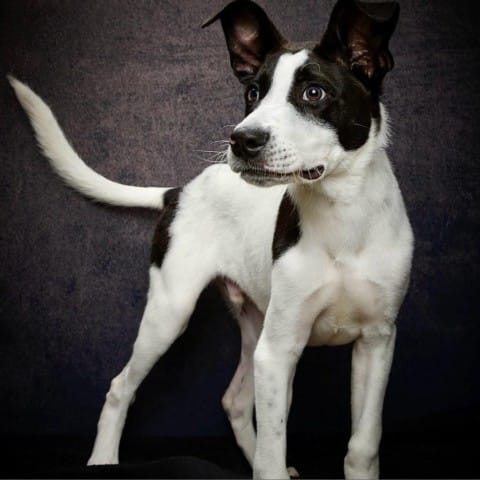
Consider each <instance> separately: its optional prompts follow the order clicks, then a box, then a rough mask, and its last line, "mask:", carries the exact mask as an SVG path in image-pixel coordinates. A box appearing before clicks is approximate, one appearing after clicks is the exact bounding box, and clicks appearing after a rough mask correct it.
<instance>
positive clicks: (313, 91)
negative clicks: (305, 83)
mask: <svg viewBox="0 0 480 480" xmlns="http://www.w3.org/2000/svg"><path fill="white" fill-rule="evenodd" d="M326 95H327V94H326V93H325V90H324V89H323V88H321V87H319V86H318V85H310V86H309V87H307V88H306V89H305V90H304V91H303V96H302V100H304V101H306V102H319V101H320V100H323V99H324V98H325V96H326Z"/></svg>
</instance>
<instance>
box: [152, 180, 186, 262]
mask: <svg viewBox="0 0 480 480" xmlns="http://www.w3.org/2000/svg"><path fill="white" fill-rule="evenodd" d="M181 192H182V189H181V188H180V187H179V188H172V189H171V190H167V192H166V193H165V196H164V197H163V204H164V207H163V210H162V212H161V214H160V218H159V220H158V224H157V227H156V229H155V234H154V236H153V243H152V252H151V255H150V261H151V262H152V263H154V264H155V265H157V267H161V266H162V262H163V258H164V257H165V254H166V253H167V250H168V246H169V244H170V233H169V229H170V225H171V224H172V222H173V220H174V218H175V214H176V213H177V208H178V201H179V198H180V193H181Z"/></svg>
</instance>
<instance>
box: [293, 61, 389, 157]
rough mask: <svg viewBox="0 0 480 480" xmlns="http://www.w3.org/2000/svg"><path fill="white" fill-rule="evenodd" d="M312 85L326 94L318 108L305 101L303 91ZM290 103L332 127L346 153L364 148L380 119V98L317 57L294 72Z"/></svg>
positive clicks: (337, 67)
mask: <svg viewBox="0 0 480 480" xmlns="http://www.w3.org/2000/svg"><path fill="white" fill-rule="evenodd" d="M312 84H315V85H319V86H320V87H322V88H323V89H324V90H325V92H326V93H327V97H326V98H325V99H324V100H322V101H321V102H319V103H318V104H311V103H308V102H305V101H303V100H302V96H303V92H304V90H305V89H306V88H307V87H308V86H309V85H312ZM289 101H290V103H292V105H293V106H294V107H295V108H296V109H297V110H298V111H299V112H301V113H302V114H303V115H307V116H308V115H310V116H311V117H313V119H316V120H319V121H323V122H326V123H327V124H328V125H330V126H332V127H333V128H334V129H335V131H336V132H337V136H338V140H339V142H340V144H341V145H342V147H343V148H344V149H345V150H355V149H357V148H359V147H361V146H362V145H363V144H364V143H365V142H366V141H367V139H368V134H369V132H370V127H371V123H372V118H379V116H380V107H379V101H378V95H376V94H374V93H372V92H369V91H368V90H367V89H366V88H365V86H364V85H363V84H362V83H361V82H360V81H359V80H358V79H356V78H355V77H354V76H353V75H352V74H351V73H350V72H349V71H348V70H347V69H346V68H345V67H343V66H342V65H339V64H337V63H333V62H331V61H328V60H325V59H322V58H320V57H319V56H317V55H316V54H315V53H311V54H310V56H309V58H308V60H307V61H306V62H305V64H304V65H303V66H302V67H300V68H299V69H298V70H297V71H296V72H295V78H294V82H293V85H292V89H291V90H290V93H289Z"/></svg>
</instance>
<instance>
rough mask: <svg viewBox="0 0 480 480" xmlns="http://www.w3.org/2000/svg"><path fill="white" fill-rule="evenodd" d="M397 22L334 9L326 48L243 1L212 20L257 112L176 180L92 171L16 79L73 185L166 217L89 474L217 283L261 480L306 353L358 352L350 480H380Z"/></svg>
mask: <svg viewBox="0 0 480 480" xmlns="http://www.w3.org/2000/svg"><path fill="white" fill-rule="evenodd" d="M398 16H399V6H398V4H397V3H396V2H384V3H364V2H360V1H357V0H338V2H337V3H336V5H335V7H334V9H333V12H332V14H331V17H330V20H329V23H328V26H327V29H326V32H325V33H324V35H323V37H322V39H321V40H320V41H319V42H307V43H302V44H298V43H291V42H289V41H287V40H286V39H285V38H284V37H283V36H282V35H281V34H280V32H279V31H278V29H277V28H276V27H275V26H274V25H273V23H272V22H271V20H270V19H269V18H268V16H267V14H266V13H265V12H264V10H263V9H262V8H261V7H259V6H258V5H257V4H255V3H254V2H252V1H250V0H235V1H233V2H231V3H230V4H228V5H227V6H226V7H225V8H224V9H223V10H221V11H220V12H219V13H217V14H216V15H214V16H213V17H211V18H210V19H209V20H208V21H206V22H205V24H204V25H203V26H208V25H210V24H212V23H213V22H215V21H217V20H220V22H221V25H222V27H223V31H224V34H225V39H226V44H227V48H228V51H229V55H230V63H231V66H232V69H233V72H234V74H235V75H236V76H237V78H238V79H239V81H240V82H241V83H242V84H243V86H244V89H245V102H246V115H245V118H244V119H243V120H242V121H241V122H240V123H239V124H238V125H237V126H236V127H235V128H234V129H233V132H232V134H231V137H230V142H229V145H228V147H227V149H226V150H225V153H224V159H225V162H222V163H219V164H215V165H212V166H209V167H208V168H206V169H205V170H204V171H203V172H202V173H201V174H200V175H198V176H197V177H196V178H194V179H193V180H192V181H191V182H190V183H188V184H187V185H186V186H184V187H183V188H156V187H149V188H140V187H134V186H127V185H122V184H118V183H114V182H112V181H110V180H107V179H106V178H104V177H102V176H101V175H99V174H97V173H96V172H94V171H93V170H92V169H90V168H89V167H88V166H87V165H86V164H85V163H84V162H83V161H82V160H81V159H80V157H79V156H78V155H77V154H76V153H75V151H74V150H73V148H72V147H71V146H70V145H69V143H68V141H67V140H66V138H65V136H64V134H63V132H62V130H61V129H60V127H59V125H58V123H57V121H56V119H55V117H54V115H53V113H52V112H51V110H50V108H49V107H48V106H47V105H46V104H45V103H44V102H43V101H42V100H41V99H40V98H39V97H38V96H37V95H36V94H35V93H34V92H33V91H32V90H31V89H30V88H29V87H27V86H26V85H25V84H23V83H21V82H20V81H18V80H16V79H15V78H13V77H9V80H10V83H11V85H12V86H13V88H14V91H15V93H16V95H17V97H18V99H19V101H20V103H21V105H22V106H23V108H24V109H25V111H26V112H27V114H28V116H29V117H30V120H31V123H32V126H33V129H34V131H35V133H36V137H37V139H38V142H39V144H40V146H41V148H42V150H43V153H44V155H45V156H46V157H47V158H48V159H49V161H50V163H51V165H52V167H53V169H54V170H55V171H56V172H57V173H58V174H59V175H60V176H61V177H62V178H63V179H64V180H65V181H66V182H67V184H68V185H70V186H71V187H73V188H74V189H76V190H78V191H79V192H81V193H83V194H84V195H86V196H87V197H90V198H93V199H95V200H97V201H100V202H104V203H107V204H113V205H121V206H132V207H147V208H154V209H160V210H161V212H162V213H161V217H160V220H159V223H158V226H157V228H156V231H155V235H154V239H153V246H152V253H151V260H152V263H151V268H150V272H149V274H150V284H149V291H148V299H147V303H146V308H145V311H144V314H143V318H142V321H141V324H140V327H139V332H138V336H137V338H136V341H135V344H134V346H133V353H132V355H131V358H130V360H129V361H128V363H127V364H126V366H125V368H124V369H123V370H122V371H121V373H120V374H119V375H118V376H116V377H115V378H114V379H113V380H112V383H111V386H110V390H109V391H108V394H107V396H106V401H105V404H104V406H103V410H102V412H101V415H100V419H99V422H98V433H97V437H96V440H95V444H94V448H93V452H92V454H91V457H90V459H89V461H88V464H89V465H95V464H113V463H117V462H118V447H119V442H120V436H121V433H122V429H123V426H124V422H125V419H126V416H127V410H128V407H129V405H130V403H131V402H132V401H133V398H134V394H135V391H136V389H137V387H138V386H139V384H140V383H141V382H142V380H143V379H144V378H145V376H146V375H147V373H148V372H149V370H150V369H151V368H152V366H153V365H154V364H155V363H156V362H157V360H158V359H159V357H160V356H161V355H162V354H163V353H165V351H166V350H167V349H168V348H169V347H170V345H171V344H172V343H173V341H174V340H175V339H176V338H177V337H178V336H179V335H180V334H181V333H182V332H183V331H184V330H185V328H186V327H187V324H188V320H189V317H190V316H191V314H192V311H193V309H194V306H195V303H196V301H197V298H198V297H199V295H200V293H201V292H202V290H203V289H204V288H205V286H206V285H207V284H209V283H210V282H211V281H212V280H214V279H218V280H219V282H218V283H219V284H220V285H222V289H223V291H224V293H225V297H226V298H227V301H228V302H229V303H230V305H231V307H232V311H233V312H234V316H235V317H236V319H237V321H238V324H239V326H240V330H241V338H242V340H241V345H242V346H241V358H240V362H239V365H238V368H237V370H236V372H235V374H234V377H233V379H232V381H231V383H230V386H229V387H228V389H227V391H226V392H225V395H224V397H223V399H222V403H223V407H224V409H225V411H226V413H227V415H228V417H229V420H230V423H231V426H232V429H233V432H234V435H235V438H236V441H237V443H238V445H239V446H240V447H241V449H242V450H243V452H244V454H245V456H246V458H247V459H248V461H249V462H250V464H251V465H252V467H253V475H254V477H255V478H288V477H289V471H288V470H287V466H286V461H285V457H286V423H287V417H288V412H289V408H290V403H291V399H292V382H293V378H294V374H295V368H296V364H297V361H298V359H299V357H300V355H301V354H302V351H303V350H304V348H305V347H306V346H307V345H314V346H315V345H341V344H346V343H350V342H353V343H354V345H353V353H352V383H351V386H352V393H351V395H352V399H351V406H352V435H351V438H350V441H349V443H348V452H347V455H346V457H345V461H344V473H345V477H346V478H348V479H359V478H378V476H379V460H378V447H379V442H380V439H381V430H382V426H381V416H382V405H383V398H384V394H385V389H386V385H387V381H388V376H389V371H390V367H391V362H392V356H393V351H394V343H395V333H396V327H395V320H396V317H397V314H398V310H399V308H400V306H401V304H402V301H403V299H404V296H405V294H406V291H407V288H408V283H409V277H410V270H411V263H412V251H413V244H414V238H413V234H412V229H411V226H410V223H409V219H408V216H407V213H406V209H405V206H404V202H403V199H402V195H401V192H400V189H399V187H398V183H397V180H396V178H395V176H394V173H393V171H392V168H391V165H390V162H389V159H388V157H387V154H386V151H385V148H386V146H387V142H388V132H389V127H388V117H387V112H386V110H385V108H384V107H383V105H382V104H381V102H380V94H381V88H382V80H383V78H384V76H385V75H386V74H387V73H388V72H389V71H390V70H391V69H392V68H393V58H392V55H391V53H390V51H389V46H388V44H389V40H390V38H391V35H392V34H393V32H394V30H395V27H396V24H397V20H398ZM254 408H255V412H256V430H255V428H254V425H253V420H252V414H253V409H254Z"/></svg>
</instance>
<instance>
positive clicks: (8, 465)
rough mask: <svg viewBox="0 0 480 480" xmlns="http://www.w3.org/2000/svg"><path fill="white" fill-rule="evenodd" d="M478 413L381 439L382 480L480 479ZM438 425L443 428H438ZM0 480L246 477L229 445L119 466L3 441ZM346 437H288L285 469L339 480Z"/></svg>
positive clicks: (167, 447)
mask: <svg viewBox="0 0 480 480" xmlns="http://www.w3.org/2000/svg"><path fill="white" fill-rule="evenodd" d="M479 411H480V409H478V410H477V409H469V410H468V411H462V412H454V413H449V414H443V415H441V416H438V417H437V416H432V417H430V418H423V419H418V421H417V422H415V424H410V425H400V426H399V427H398V430H399V432H398V433H392V432H389V433H386V434H385V435H384V438H383V441H382V446H381V453H380V459H381V475H382V478H480V468H479V466H478V463H477V462H474V459H475V457H476V456H477V455H478V442H477V441H476V440H475V438H476V437H474V436H473V435H474V433H475V432H478V430H479V427H480V416H479V414H478V412H479ZM438 425H441V428H439V427H438ZM1 440H2V444H3V445H4V447H2V453H3V454H4V460H3V462H2V464H3V466H4V467H3V471H2V472H1V474H2V477H4V478H5V477H10V478H241V477H244V478H246V477H248V476H249V475H250V470H249V467H248V464H247V463H246V461H245V460H244V458H243V456H242V454H241V453H240V451H239V449H238V448H237V446H236V445H235V443H234V441H233V439H232V438H218V437H209V438H202V437H196V438H188V439H186V438H181V439H180V438H170V439H168V438H142V439H138V438H127V439H125V441H124V442H123V444H122V448H121V459H122V463H121V465H118V466H106V467H89V468H86V467H85V466H84V465H85V463H86V459H87V458H88V454H89V451H90V448H91V444H92V439H86V438H58V437H57V438H46V437H41V438H35V437H29V438H13V439H12V438H8V439H7V438H3V439H1ZM347 440H348V438H347V435H345V436H337V437H322V436H320V435H318V436H312V435H308V436H300V435H296V436H292V437H289V453H288V463H289V465H293V466H295V467H296V468H297V470H298V471H299V472H300V474H301V477H302V478H341V477H342V463H343V456H344V454H345V449H346V444H347Z"/></svg>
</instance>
